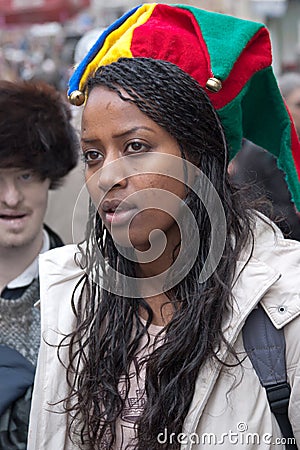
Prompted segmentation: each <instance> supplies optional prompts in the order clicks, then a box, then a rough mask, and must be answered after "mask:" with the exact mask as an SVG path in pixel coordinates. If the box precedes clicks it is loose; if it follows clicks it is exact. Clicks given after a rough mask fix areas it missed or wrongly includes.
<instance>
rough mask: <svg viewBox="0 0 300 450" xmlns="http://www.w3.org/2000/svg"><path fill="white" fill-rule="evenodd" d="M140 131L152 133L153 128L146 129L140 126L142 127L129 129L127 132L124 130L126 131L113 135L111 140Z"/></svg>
mask: <svg viewBox="0 0 300 450" xmlns="http://www.w3.org/2000/svg"><path fill="white" fill-rule="evenodd" d="M140 130H146V131H151V132H154V129H153V128H150V127H146V126H144V125H142V126H138V127H133V128H130V129H129V130H126V131H124V132H121V133H117V134H114V135H113V138H120V137H124V136H127V135H129V134H132V133H135V132H137V131H140Z"/></svg>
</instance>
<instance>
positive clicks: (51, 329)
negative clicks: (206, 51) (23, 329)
mask: <svg viewBox="0 0 300 450" xmlns="http://www.w3.org/2000/svg"><path fill="white" fill-rule="evenodd" d="M167 8H171V7H167ZM76 95H79V94H77V93H76ZM85 96H86V101H85V106H84V110H83V117H82V136H81V138H82V152H83V159H84V162H85V177H86V183H87V187H88V190H89V193H90V197H91V200H92V202H91V205H90V220H89V223H88V226H87V234H86V236H87V239H86V242H85V243H84V244H82V245H79V248H77V247H76V246H67V247H64V248H63V249H62V250H61V251H52V252H48V253H47V255H46V256H45V257H44V258H42V259H41V263H40V271H41V273H42V274H43V279H42V281H41V309H42V317H43V338H44V339H43V343H42V346H41V351H40V356H39V366H38V371H37V375H36V378H37V381H36V383H35V386H36V388H35V393H34V404H33V408H32V412H31V426H30V441H29V447H28V448H29V449H30V450H32V449H36V450H37V449H39V450H41V449H47V450H49V449H54V448H59V449H74V448H82V449H98V448H99V449H122V450H123V449H129V448H132V449H140V450H142V449H143V450H145V449H151V450H155V449H179V448H182V449H188V448H191V447H193V448H199V449H200V448H201V449H202V448H210V447H211V446H212V445H214V446H217V445H220V446H221V447H222V446H223V448H226V449H228V448H231V447H236V446H239V448H241V447H243V448H247V449H250V448H251V449H254V448H263V449H270V448H273V447H274V445H273V444H274V443H276V445H277V446H279V448H284V447H283V441H282V444H281V441H280V439H281V432H280V429H279V426H278V424H277V422H276V420H275V418H274V417H273V415H272V413H271V411H270V408H269V405H268V401H267V398H266V393H265V390H264V388H263V387H262V386H261V385H260V382H259V379H258V377H257V375H256V373H255V371H254V369H253V367H252V365H251V363H250V361H249V359H248V358H247V355H246V353H245V350H244V347H243V340H242V333H241V330H242V327H243V324H244V322H245V320H246V318H247V316H248V315H249V314H250V312H251V311H252V310H253V309H254V308H255V307H256V306H257V305H258V304H259V303H260V304H261V305H263V307H264V309H265V310H266V312H267V314H268V315H269V316H270V317H271V318H272V320H273V322H274V323H275V324H276V325H277V326H278V327H281V326H282V325H283V324H284V325H285V335H286V340H287V343H288V345H287V353H286V359H287V373H288V378H289V383H290V385H291V392H292V394H291V402H290V410H289V415H290V420H291V423H292V427H293V431H294V435H295V437H296V439H297V441H298V443H299V442H300V429H299V423H300V415H299V396H298V394H297V391H298V392H299V379H300V378H299V375H300V367H299V356H300V348H299V345H298V344H297V330H298V329H299V318H298V317H297V316H298V314H299V311H300V309H299V301H298V298H299V295H298V289H297V287H296V286H295V283H293V282H292V280H293V279H294V277H295V275H296V273H297V272H298V267H299V262H300V246H299V244H298V243H297V242H293V241H285V240H284V239H283V237H282V234H281V233H280V231H279V230H278V229H277V228H276V227H275V225H273V224H271V223H270V222H269V221H268V219H266V218H265V217H264V216H263V215H262V214H260V213H258V212H256V211H254V210H253V209H251V208H250V207H249V206H248V205H247V203H246V201H245V200H243V198H242V196H241V194H240V193H239V192H238V191H236V190H235V188H234V187H233V186H231V184H230V182H229V180H228V176H227V165H228V152H229V150H228V145H227V143H226V138H225V134H224V128H223V125H222V124H221V122H220V120H219V118H218V115H217V114H216V110H215V108H214V107H213V106H212V103H211V101H210V100H209V98H208V96H207V94H206V92H205V91H204V89H203V88H202V87H201V86H200V84H199V83H198V82H197V81H196V80H195V79H194V78H193V77H192V76H190V75H189V74H188V73H186V72H185V71H184V70H182V69H181V68H180V67H179V66H178V65H177V64H173V63H171V62H169V61H166V60H162V59H156V58H152V57H149V56H148V57H146V58H144V57H134V58H122V57H121V58H117V60H116V61H115V62H111V63H110V64H105V65H103V66H101V67H100V68H99V69H97V70H95V72H94V73H93V74H92V75H91V76H90V78H89V80H88V82H87V86H86V94H85ZM195 248H196V251H195ZM179 260H180V261H181V263H180V265H179V264H178V261H179ZM283 304H284V311H285V312H284V313H283V312H282V311H283V309H282V308H281V306H282V305H283ZM283 316H284V317H283Z"/></svg>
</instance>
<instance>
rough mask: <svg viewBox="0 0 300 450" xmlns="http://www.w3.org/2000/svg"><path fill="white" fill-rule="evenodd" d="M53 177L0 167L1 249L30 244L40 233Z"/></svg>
mask: <svg viewBox="0 0 300 450" xmlns="http://www.w3.org/2000/svg"><path fill="white" fill-rule="evenodd" d="M49 186H50V180H49V179H46V180H41V179H40V178H39V176H38V174H36V173H34V172H32V171H30V170H27V169H20V168H8V169H2V168H0V251H1V248H2V249H4V248H5V249H8V248H18V247H20V248H21V247H24V246H27V245H30V244H31V243H33V242H34V241H35V239H37V236H39V235H40V233H41V230H42V227H43V220H44V216H45V212H46V208H47V201H48V189H49Z"/></svg>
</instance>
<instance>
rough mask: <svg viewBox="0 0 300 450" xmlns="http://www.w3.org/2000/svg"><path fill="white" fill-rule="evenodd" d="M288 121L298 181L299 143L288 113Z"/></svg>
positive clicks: (299, 174)
mask: <svg viewBox="0 0 300 450" xmlns="http://www.w3.org/2000/svg"><path fill="white" fill-rule="evenodd" d="M288 113H289V116H290V119H291V147H292V155H293V159H294V164H295V167H296V171H297V174H298V178H299V181H300V142H299V138H298V135H297V132H296V128H295V126H294V122H293V121H292V118H291V114H290V112H289V111H288Z"/></svg>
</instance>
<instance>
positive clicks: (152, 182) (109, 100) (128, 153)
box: [82, 87, 186, 250]
mask: <svg viewBox="0 0 300 450" xmlns="http://www.w3.org/2000/svg"><path fill="white" fill-rule="evenodd" d="M125 96H126V97H127V95H125ZM82 150H83V154H84V160H85V162H86V168H85V178H86V183H87V188H88V191H89V194H90V196H91V198H92V200H93V202H94V204H95V206H96V208H97V210H98V212H99V214H100V217H101V219H102V220H103V222H104V224H105V226H106V228H107V229H108V231H109V232H110V233H111V234H112V236H113V239H114V240H115V241H116V242H117V243H119V244H120V245H122V246H125V247H126V246H130V243H129V241H127V237H126V236H128V237H129V239H130V242H131V244H132V245H133V246H134V247H135V248H136V249H139V250H147V249H148V248H149V235H150V233H151V232H152V231H154V230H162V231H163V232H164V234H165V236H166V238H167V239H168V242H169V240H170V241H171V242H172V241H173V242H174V244H175V245H176V244H177V243H178V227H177V225H176V220H175V219H174V217H175V218H176V217H177V215H178V212H179V208H180V199H184V198H185V196H186V186H185V184H184V183H183V180H185V174H184V168H183V167H184V160H183V159H181V152H180V149H179V146H178V144H177V141H176V140H175V139H174V138H173V137H172V136H171V135H170V134H169V133H168V132H167V131H166V130H165V129H164V128H162V127H160V126H159V125H157V124H156V123H155V122H154V121H153V120H151V119H150V118H149V117H148V116H146V115H145V114H143V113H142V112H141V111H140V110H139V108H138V107H137V106H136V105H135V104H133V103H132V102H129V101H124V100H121V99H120V97H119V96H118V95H117V94H116V93H115V92H113V91H110V90H109V89H107V88H105V87H96V88H94V89H93V90H92V91H91V93H90V95H89V97H88V100H87V102H86V106H85V108H84V112H83V118H82ZM176 157H177V158H176ZM170 174H172V177H171V176H168V175H170ZM174 177H175V178H174ZM166 211H168V212H169V213H167V212H166ZM172 215H173V217H172ZM152 237H153V239H154V240H155V232H154V233H153V234H152ZM176 240H177V241H176Z"/></svg>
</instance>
